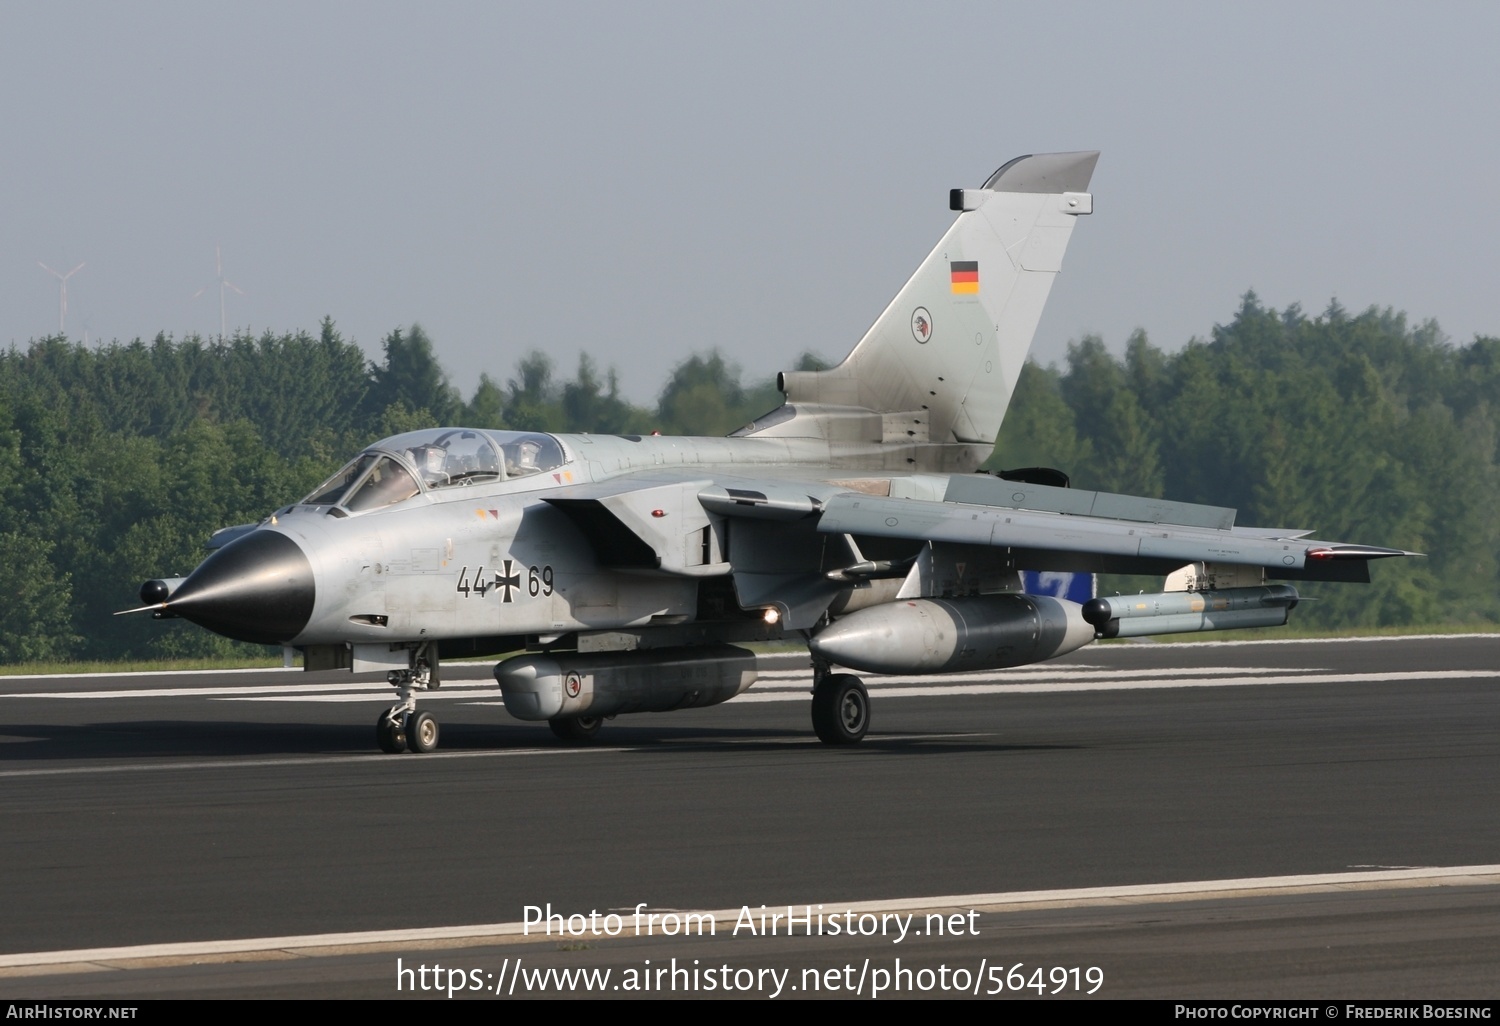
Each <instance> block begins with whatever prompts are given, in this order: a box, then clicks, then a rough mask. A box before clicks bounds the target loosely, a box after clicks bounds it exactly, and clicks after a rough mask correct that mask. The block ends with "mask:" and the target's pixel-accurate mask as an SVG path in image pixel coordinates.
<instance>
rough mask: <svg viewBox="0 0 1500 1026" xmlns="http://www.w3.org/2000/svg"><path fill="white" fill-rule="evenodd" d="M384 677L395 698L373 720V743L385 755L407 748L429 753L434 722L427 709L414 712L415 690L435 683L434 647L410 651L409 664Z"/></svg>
mask: <svg viewBox="0 0 1500 1026" xmlns="http://www.w3.org/2000/svg"><path fill="white" fill-rule="evenodd" d="M385 679H386V681H387V682H389V683H390V685H391V686H392V687H394V688H395V689H396V696H397V698H398V699H399V701H397V702H396V704H395V705H393V706H391V707H390V708H389V709H387V710H385V711H384V712H382V713H381V714H380V717H379V718H378V719H376V721H375V743H376V744H377V745H379V746H380V750H381V751H382V752H385V753H386V754H387V755H397V754H399V753H401V752H405V751H411V752H414V753H416V754H419V755H420V754H423V753H426V752H430V751H432V750H434V749H435V748H437V746H438V721H437V718H436V717H434V716H433V715H432V713H430V712H418V711H417V692H419V691H427V690H436V688H437V686H438V672H437V651H436V646H433V645H422V646H420V647H418V648H415V649H413V650H412V653H411V667H410V668H409V669H406V670H392V671H391V672H390V673H388V674H386V676H385Z"/></svg>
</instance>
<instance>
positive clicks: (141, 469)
mask: <svg viewBox="0 0 1500 1026" xmlns="http://www.w3.org/2000/svg"><path fill="white" fill-rule="evenodd" d="M382 352H383V359H382V360H381V361H380V362H379V363H372V362H370V361H369V360H368V359H366V357H365V355H364V353H363V351H362V350H361V349H360V347H359V346H358V345H356V344H355V343H353V342H351V341H348V340H345V339H344V338H343V337H342V336H340V334H339V332H338V330H337V328H336V327H335V325H334V324H333V322H332V321H329V320H325V321H324V323H323V324H322V326H321V328H320V329H319V330H318V331H317V333H315V334H310V333H296V334H291V333H288V334H281V335H277V334H271V333H267V334H264V335H261V336H259V337H253V336H250V335H243V334H242V335H236V336H235V337H233V338H228V339H203V338H199V337H196V336H192V337H188V338H185V339H178V340H174V339H172V338H170V337H168V336H166V335H158V336H157V337H156V339H154V340H153V341H151V342H145V341H142V340H139V339H138V340H135V341H133V342H130V343H118V342H117V343H114V344H110V345H104V346H97V345H96V346H87V345H83V344H80V343H78V342H75V341H70V340H69V339H67V338H65V337H60V336H59V337H50V338H43V339H39V340H36V341H33V342H31V343H30V344H29V345H28V346H27V347H25V348H24V349H22V348H20V347H12V348H10V349H9V350H6V351H4V352H0V496H3V499H4V501H3V503H0V566H3V567H5V568H6V570H7V571H8V572H9V574H10V579H11V584H10V586H9V591H10V594H9V596H8V598H7V600H6V601H5V602H3V603H0V663H7V664H10V663H17V662H29V661H37V660H51V661H57V660H71V659H123V658H138V659H156V658H180V657H200V656H213V655H230V654H233V653H235V652H238V651H246V652H248V651H253V649H251V648H250V647H249V646H244V645H240V644H238V643H235V642H230V641H227V640H225V639H222V638H218V637H216V636H214V635H211V634H209V633H208V632H206V631H203V630H201V629H198V628H196V627H192V626H190V625H187V624H185V623H182V622H180V621H171V622H165V623H157V622H153V621H151V620H149V619H146V618H145V617H144V616H136V617H115V616H112V615H111V614H112V613H114V612H115V611H116V610H119V609H124V608H128V607H130V606H133V605H136V604H137V598H136V590H137V588H138V587H139V585H140V582H141V581H143V580H146V579H148V578H151V577H157V576H177V575H183V574H186V573H187V572H188V571H190V570H191V569H192V568H193V567H194V566H196V565H197V564H198V562H199V561H200V560H201V559H202V557H203V555H204V550H203V544H204V542H205V541H206V540H207V538H208V536H209V535H210V534H211V533H212V532H213V531H215V530H216V529H218V528H220V527H223V526H226V525H229V524H237V523H244V522H248V521H252V520H258V519H260V518H261V517H263V516H265V515H266V514H267V513H269V512H270V511H271V510H273V509H276V508H278V507H280V506H282V505H285V504H286V503H288V502H291V501H294V500H295V499H297V498H299V497H301V496H302V495H304V494H306V493H307V492H308V491H309V490H311V489H312V488H313V487H314V486H315V485H316V484H317V483H318V482H319V481H320V480H321V479H322V478H323V477H325V476H326V475H327V474H329V473H330V472H332V471H333V470H334V469H336V468H337V467H338V465H339V464H340V463H342V462H343V461H344V460H345V459H347V458H348V457H349V456H351V455H352V454H353V453H354V452H356V451H358V450H359V449H360V448H361V447H363V446H364V445H366V444H368V443H369V442H371V441H373V440H374V439H376V438H379V437H382V436H384V435H389V434H394V433H396V432H399V431H406V430H411V429H414V428H419V427H429V426H436V425H440V424H459V423H461V424H467V425H470V426H476V427H491V428H516V429H527V430H543V431H569V432H580V431H587V432H596V433H630V432H648V431H653V430H657V431H661V432H662V433H664V434H698V435H723V434H726V433H728V432H729V431H731V430H733V429H734V428H736V427H738V426H740V425H741V424H744V423H745V422H747V421H749V420H751V419H753V418H754V417H756V416H758V415H760V414H762V413H765V412H767V411H768V410H769V409H771V408H772V407H774V406H776V405H778V404H779V403H780V402H781V395H780V393H778V392H776V391H775V388H774V386H773V384H772V378H773V375H774V370H775V369H776V368H766V369H762V368H757V372H758V375H759V376H760V377H762V378H763V380H758V381H756V382H754V383H751V384H746V383H744V382H743V381H742V377H743V373H742V371H741V369H740V368H739V367H738V366H737V365H735V364H734V363H733V362H731V361H730V360H729V359H727V358H726V357H725V356H724V355H723V354H721V353H718V352H709V353H702V354H698V355H695V356H693V357H691V358H690V359H688V360H686V361H684V362H683V363H682V364H680V365H679V366H678V367H677V368H676V369H675V370H674V371H673V372H672V374H671V376H670V378H669V379H668V381H667V382H666V383H665V385H664V386H663V387H662V389H661V392H660V394H659V396H658V398H657V402H656V405H655V406H654V407H644V406H638V405H635V404H633V403H631V402H629V401H627V400H626V399H625V398H624V397H622V396H621V395H620V391H619V386H618V381H617V379H616V375H615V373H614V372H613V370H610V369H601V367H600V365H599V364H598V363H597V362H596V361H595V360H594V359H592V358H591V357H589V356H584V357H582V358H581V359H580V360H579V363H578V366H577V367H576V368H575V369H574V370H573V371H572V374H571V377H568V376H566V374H567V372H566V371H564V370H562V369H560V368H558V367H556V366H554V364H553V362H552V361H551V360H550V359H549V358H548V357H547V356H546V355H545V354H543V353H540V352H532V353H529V354H526V355H523V356H521V358H520V360H519V362H517V363H516V365H515V367H514V371H513V373H512V375H511V376H509V377H507V378H506V379H505V380H504V382H503V383H502V382H501V381H499V380H496V379H493V378H491V377H489V376H488V375H483V376H481V378H480V380H479V383H478V385H477V386H476V387H475V389H474V391H473V393H472V395H470V396H469V397H468V398H467V399H465V398H464V396H463V395H462V394H461V393H460V392H459V390H457V389H455V388H454V387H453V386H452V385H451V384H450V382H449V379H448V377H447V375H446V373H445V372H444V371H443V368H442V367H441V365H440V363H439V362H438V360H437V359H436V357H435V356H434V352H433V346H432V343H431V340H430V339H428V337H427V336H426V335H425V333H424V332H423V331H422V329H421V328H420V327H418V326H416V325H413V326H411V327H409V328H403V329H399V330H396V331H393V332H392V333H391V334H390V335H388V336H387V337H386V338H385V339H384V340H383V341H382ZM821 366H826V362H825V361H823V360H821V359H820V358H819V357H817V356H814V355H812V354H808V355H805V356H804V357H802V359H801V361H800V363H799V364H798V366H797V367H796V368H788V369H814V368H817V367H821ZM1497 432H1500V339H1496V338H1489V337H1481V338H1476V339H1475V340H1474V341H1473V342H1471V343H1469V344H1467V345H1454V344H1451V343H1449V342H1448V341H1447V340H1446V339H1445V338H1444V336H1443V335H1442V333H1441V332H1440V330H1439V329H1438V327H1437V325H1436V324H1434V323H1432V322H1427V323H1424V324H1421V325H1417V326H1415V327H1414V326H1412V325H1409V324H1408V323H1407V319H1406V317H1405V316H1404V315H1402V314H1400V313H1396V312H1393V311H1391V310H1389V309H1386V310H1379V309H1374V308H1372V309H1370V310H1366V311H1365V312H1363V313H1360V314H1350V313H1349V312H1348V311H1346V310H1344V309H1343V308H1342V307H1340V306H1339V305H1338V304H1337V303H1334V304H1332V305H1330V306H1329V307H1328V309H1327V310H1325V311H1324V312H1323V313H1322V314H1320V315H1317V316H1308V315H1307V314H1305V313H1303V311H1302V310H1301V309H1300V308H1299V307H1297V306H1292V307H1289V308H1287V309H1285V310H1280V311H1278V310H1273V309H1268V308H1266V307H1263V306H1262V305H1261V304H1260V303H1259V301H1258V300H1257V298H1256V297H1255V296H1254V294H1247V295H1246V296H1245V297H1244V299H1243V301H1242V303H1241V305H1240V307H1239V309H1238V310H1236V311H1234V314H1233V316H1232V317H1231V318H1230V319H1229V320H1228V321H1227V322H1226V323H1225V324H1223V325H1220V326H1216V327H1215V328H1214V329H1213V331H1212V332H1211V333H1210V336H1209V338H1208V339H1206V340H1203V339H1194V340H1192V341H1190V342H1188V343H1187V344H1186V345H1185V346H1182V347H1180V348H1176V349H1175V350H1174V351H1170V352H1169V351H1166V350H1164V349H1161V348H1158V347H1156V346H1154V345H1153V344H1152V343H1151V342H1150V341H1149V340H1148V339H1147V338H1146V336H1145V335H1144V333H1141V332H1137V333H1136V334H1135V335H1133V336H1132V337H1131V338H1130V339H1129V340H1128V342H1127V344H1126V346H1125V353H1124V357H1123V358H1120V357H1117V356H1115V355H1114V354H1113V353H1111V352H1110V350H1109V349H1108V348H1106V346H1105V343H1104V341H1103V340H1102V339H1099V338H1096V337H1087V338H1084V339H1081V340H1079V341H1077V342H1075V343H1073V344H1071V345H1070V346H1069V348H1068V353H1067V357H1066V360H1065V361H1064V362H1063V364H1062V365H1061V366H1053V367H1041V366H1038V365H1037V364H1035V363H1029V364H1027V366H1026V367H1025V369H1024V371H1023V372H1022V375H1021V378H1020V383H1019V385H1018V387H1017V390H1016V395H1015V398H1014V400H1013V402H1012V404H1011V407H1010V411H1009V413H1008V414H1007V416H1006V418H1005V424H1004V427H1003V429H1002V431H1001V435H1000V440H999V444H998V445H997V447H996V452H995V457H994V458H993V459H992V460H991V463H990V467H991V468H992V469H999V468H1006V467H1023V466H1050V467H1057V468H1059V469H1061V470H1064V471H1065V472H1067V473H1068V474H1070V475H1071V476H1072V479H1073V484H1074V486H1075V487H1083V488H1096V489H1104V490H1112V491H1123V492H1130V493H1133V494H1142V495H1164V496H1168V497H1171V498H1174V499H1182V500H1188V501H1194V502H1205V503H1212V504H1216V505H1225V506H1233V507H1236V508H1237V509H1238V510H1239V523H1242V524H1253V525H1258V526H1273V527H1303V528H1314V529H1316V531H1317V533H1318V536H1319V537H1324V538H1332V539H1338V540H1345V541H1361V542H1368V543H1372V544H1379V545H1389V546H1396V547H1401V548H1406V549H1413V550H1416V551H1420V552H1424V553H1426V554H1427V558H1426V559H1421V560H1402V561H1389V562H1385V563H1378V564H1376V565H1375V567H1374V577H1375V584H1373V585H1371V586H1357V585H1309V586H1307V587H1305V588H1304V589H1303V590H1304V592H1305V593H1306V594H1308V595H1310V596H1312V597H1315V598H1316V601H1313V602H1307V603H1304V604H1303V605H1302V606H1300V607H1299V608H1298V610H1297V612H1296V614H1294V619H1295V620H1296V622H1298V623H1299V624H1301V625H1305V626H1306V625H1312V626H1322V627H1347V626H1382V627H1385V626H1398V627H1399V626H1413V627H1415V626H1429V625H1439V624H1445V625H1451V624H1460V625H1461V624H1474V625H1476V626H1488V625H1493V624H1495V623H1496V622H1497V621H1500V596H1497V595H1496V583H1497V582H1496V559H1497V554H1500V537H1497V535H1500V530H1497V526H1496V517H1495V516H1494V515H1493V513H1492V511H1493V510H1494V509H1495V508H1496V505H1497V501H1500V472H1497V467H1496V451H1497V441H1500V437H1497Z"/></svg>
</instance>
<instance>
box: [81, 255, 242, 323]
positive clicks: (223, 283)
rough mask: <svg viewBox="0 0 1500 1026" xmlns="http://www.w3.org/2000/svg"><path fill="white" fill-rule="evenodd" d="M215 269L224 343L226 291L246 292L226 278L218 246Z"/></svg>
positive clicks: (203, 290) (208, 287)
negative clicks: (216, 271)
mask: <svg viewBox="0 0 1500 1026" xmlns="http://www.w3.org/2000/svg"><path fill="white" fill-rule="evenodd" d="M79 266H80V267H81V266H83V265H82V264H80V265H79ZM214 267H215V268H216V269H217V270H218V278H217V279H216V283H217V284H218V286H219V341H221V342H222V341H223V340H224V337H225V334H226V331H225V320H224V290H225V289H234V291H236V292H238V293H239V294H240V295H242V296H243V295H244V294H245V290H244V289H242V288H240V287H239V286H238V285H236V284H234V283H233V282H232V281H229V280H228V279H227V278H225V277H224V257H223V256H222V255H221V254H220V252H219V247H218V246H215V247H214ZM211 288H213V286H212V285H205V286H203V287H202V288H201V289H199V290H198V291H197V292H194V293H193V295H192V297H191V298H189V299H188V302H189V303H191V302H192V301H193V300H194V299H197V298H198V297H199V296H201V295H203V293H205V292H207V291H208V290H209V289H211Z"/></svg>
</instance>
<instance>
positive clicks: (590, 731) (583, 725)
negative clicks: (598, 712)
mask: <svg viewBox="0 0 1500 1026" xmlns="http://www.w3.org/2000/svg"><path fill="white" fill-rule="evenodd" d="M603 723H604V720H602V719H601V718H600V717H598V716H558V717H555V718H553V719H550V720H548V721H547V726H549V727H551V728H552V733H554V734H556V735H557V736H558V737H560V738H561V739H562V740H564V741H592V740H594V736H595V735H596V734H598V733H599V727H600V726H601V725H602V724H603Z"/></svg>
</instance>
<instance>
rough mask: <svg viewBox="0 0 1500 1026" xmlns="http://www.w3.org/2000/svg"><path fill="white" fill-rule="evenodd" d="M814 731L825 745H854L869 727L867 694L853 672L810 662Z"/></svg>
mask: <svg viewBox="0 0 1500 1026" xmlns="http://www.w3.org/2000/svg"><path fill="white" fill-rule="evenodd" d="M812 722H813V732H814V733H816V734H817V735H818V740H819V741H822V742H823V743H824V744H826V745H857V744H859V743H860V742H861V741H863V740H864V737H865V734H866V733H867V732H868V731H869V729H870V693H869V692H868V691H866V690H865V686H864V684H863V683H862V682H861V681H860V679H859V678H858V677H856V676H854V674H852V673H833V672H832V668H831V667H830V666H829V665H828V664H827V663H818V662H814V663H813V695H812Z"/></svg>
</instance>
